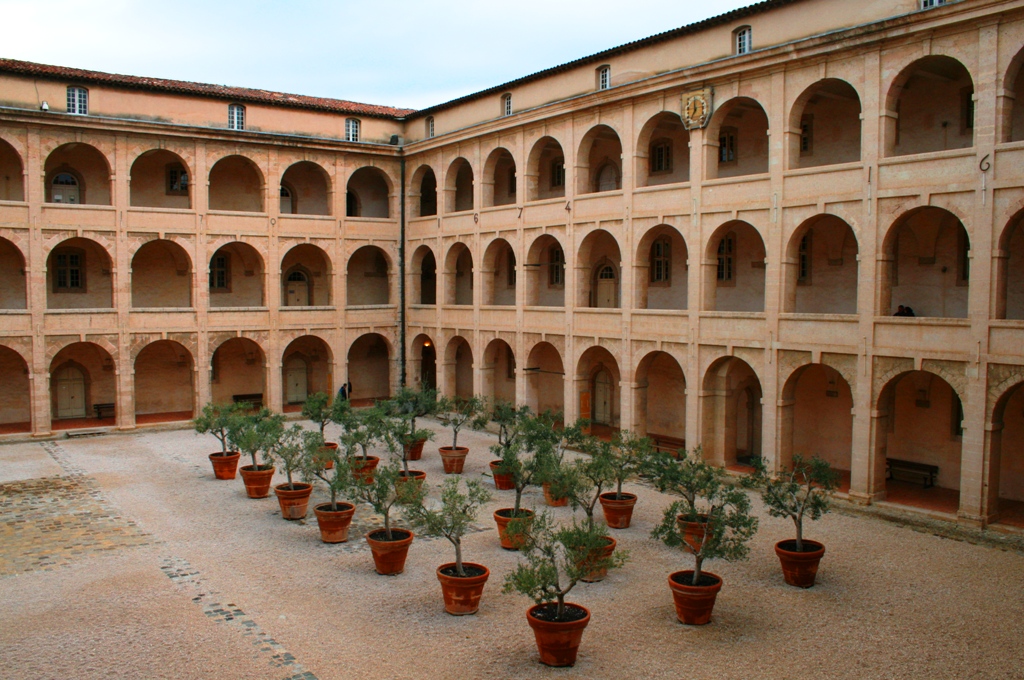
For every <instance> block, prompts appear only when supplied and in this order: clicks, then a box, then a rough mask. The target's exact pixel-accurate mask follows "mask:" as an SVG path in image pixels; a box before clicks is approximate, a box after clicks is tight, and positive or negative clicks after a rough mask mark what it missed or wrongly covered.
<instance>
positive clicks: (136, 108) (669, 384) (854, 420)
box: [0, 0, 1024, 524]
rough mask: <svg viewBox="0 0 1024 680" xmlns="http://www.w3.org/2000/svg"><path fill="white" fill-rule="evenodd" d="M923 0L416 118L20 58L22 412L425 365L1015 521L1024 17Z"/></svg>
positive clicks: (549, 80) (482, 387)
mask: <svg viewBox="0 0 1024 680" xmlns="http://www.w3.org/2000/svg"><path fill="white" fill-rule="evenodd" d="M927 4H928V5H932V4H935V6H934V7H932V6H929V7H927V8H923V9H922V7H921V6H920V5H919V4H918V3H917V2H913V1H908V0H901V2H896V3H852V4H851V3H839V2H837V1H836V0H779V1H777V2H769V3H762V4H761V5H759V6H757V7H754V8H750V9H748V10H740V11H737V12H733V13H731V14H729V15H724V16H723V17H719V18H716V19H713V20H709V21H708V22H705V23H704V24H701V25H696V26H693V27H687V28H685V29H680V30H678V31H675V32H671V33H669V34H663V35H661V36H656V37H654V38H651V39H648V40H646V41H640V42H639V43H633V44H631V45H627V46H624V47H621V48H616V49H613V50H609V51H608V52H606V53H602V54H599V55H595V56H593V57H588V58H586V59H582V60H579V61H577V62H573V63H572V64H568V65H565V66H562V67H557V68H554V69H551V70H550V71H548V72H544V73H541V74H537V75H535V76H531V77H528V78H524V79H522V80H521V81H516V82H513V83H511V84H508V85H506V86H503V87H502V88H495V89H493V90H489V91H485V92H481V93H477V94H475V95H471V96H469V97H466V98H463V99H461V100H456V101H454V102H449V103H447V104H443V105H440V106H437V107H433V108H431V109H426V110H423V111H418V112H412V111H400V110H387V109H384V108H383V107H365V108H363V109H360V108H359V106H360V105H348V104H347V103H337V102H335V103H333V104H330V105H324V104H323V103H322V101H321V100H309V101H296V102H290V103H289V102H284V103H283V98H284V97H285V96H283V95H282V96H281V97H280V98H278V99H277V100H269V99H266V98H265V99H260V98H258V97H255V96H250V95H246V94H245V91H227V92H218V93H209V92H195V91H190V90H188V89H187V88H185V87H184V84H178V85H173V84H172V85H169V86H166V87H162V88H160V89H155V88H153V87H148V86H146V85H140V84H137V83H133V82H132V83H129V82H127V81H124V80H122V81H117V80H116V79H115V80H114V81H109V82H108V81H103V80H101V79H98V78H95V77H93V78H91V79H90V76H88V75H83V74H82V73H81V72H74V71H71V70H67V69H65V70H60V69H58V70H56V72H47V73H45V74H39V73H29V71H28V69H27V67H24V66H17V65H15V66H10V65H8V66H6V67H3V66H2V65H0V93H2V94H0V100H3V101H2V103H3V108H0V139H2V142H0V182H2V183H0V192H3V193H2V194H0V199H2V200H0V239H2V240H0V306H2V307H3V308H4V309H3V310H2V311H0V320H2V325H0V345H3V346H4V347H5V348H6V349H2V350H0V372H2V373H0V380H2V384H3V385H4V389H3V390H2V394H0V422H2V423H8V424H10V423H23V424H24V425H23V426H22V428H23V429H27V430H30V431H31V432H32V433H33V434H35V435H39V436H42V435H46V434H48V433H50V432H51V431H52V430H53V428H54V427H55V425H59V423H60V422H62V421H67V420H69V419H72V421H73V419H75V418H80V417H81V416H82V415H83V413H84V415H86V416H89V415H94V414H93V413H91V412H89V409H92V408H93V407H94V406H95V405H96V404H101V403H113V404H115V408H114V412H115V414H116V415H115V418H116V424H117V425H118V426H119V427H121V428H131V427H134V426H136V424H137V423H141V422H145V421H146V418H145V417H144V416H147V415H149V414H189V413H191V412H192V411H193V410H194V409H195V408H196V405H198V404H202V403H204V402H206V401H209V400H210V399H215V400H230V399H231V398H232V397H236V396H243V395H259V396H260V398H261V399H262V400H263V401H264V402H265V403H266V404H267V405H269V406H271V407H273V408H275V409H283V408H286V407H287V406H288V405H289V404H292V403H295V402H297V401H301V397H302V396H304V395H305V394H306V393H307V392H310V391H313V390H320V389H325V390H330V391H334V390H336V389H337V387H338V386H339V385H340V384H341V381H342V380H343V379H344V378H345V377H348V378H349V379H350V380H351V381H352V382H353V385H354V393H353V396H355V397H356V398H364V397H365V398H370V397H378V396H385V395H386V394H388V393H389V391H390V390H392V389H394V388H395V387H396V386H397V385H398V384H399V383H400V382H401V379H402V378H401V375H402V373H401V371H402V368H403V366H404V369H405V374H404V376H405V378H406V379H407V381H408V382H410V383H419V382H427V383H431V384H435V385H437V386H438V387H439V388H440V389H441V390H442V391H443V392H445V393H448V394H459V395H469V394H473V393H477V394H484V395H486V396H488V397H492V398H498V399H509V400H515V401H517V402H519V403H526V404H529V405H530V406H532V407H534V408H537V409H544V408H554V409H560V410H563V411H564V412H565V417H566V418H575V417H576V416H580V415H582V416H587V417H590V418H592V419H593V420H594V421H595V422H597V423H599V424H603V425H605V426H607V427H610V428H630V429H634V430H639V431H641V432H646V433H648V434H652V435H657V436H659V437H660V438H662V439H664V440H666V441H670V442H672V441H685V443H686V445H687V446H695V445H698V444H699V445H701V446H702V448H703V451H704V454H705V455H706V456H708V457H709V458H710V459H711V460H713V461H715V462H717V463H719V464H721V465H727V466H728V465H735V464H737V463H742V462H743V461H744V460H746V458H747V457H749V456H754V455H762V456H765V457H766V458H767V459H768V460H769V461H771V462H772V463H773V464H784V463H786V462H787V461H788V460H789V459H790V457H791V456H792V455H793V454H795V453H800V454H819V455H822V456H823V457H825V458H827V459H828V460H829V461H830V462H831V463H832V465H833V466H834V467H835V468H837V469H840V470H842V471H844V472H846V473H847V475H848V493H849V496H850V497H851V498H853V499H858V500H860V501H862V502H879V501H882V500H884V499H885V498H886V496H887V493H888V489H887V487H888V486H889V483H888V482H887V480H886V459H887V458H889V459H898V460H905V461H911V462H917V463H925V464H928V465H934V466H937V468H938V471H937V478H936V486H938V487H940V489H944V490H946V491H947V496H948V495H949V494H952V495H953V497H954V499H955V500H954V506H953V507H954V510H956V511H957V516H958V517H959V518H960V519H961V520H963V521H967V522H974V523H981V524H988V523H991V522H996V521H998V520H999V517H1000V503H1002V504H1003V505H1004V506H1006V505H1007V504H1014V503H1020V502H1022V501H1024V444H1022V442H1024V389H1022V388H1021V385H1024V226H1022V224H1024V104H1022V102H1024V76H1022V75H1021V71H1022V69H1021V65H1022V63H1024V2H1021V1H1019V0H1017V1H1013V0H1001V1H987V0H962V1H961V2H952V3H927ZM743 48H748V49H743ZM737 52H740V53H737ZM94 75H95V74H94ZM179 86H180V87H179ZM68 87H82V88H83V89H87V90H88V97H89V105H90V109H89V111H88V113H89V115H86V116H78V115H73V114H70V113H64V111H65V108H64V100H65V96H66V94H67V93H68V92H67V88H68ZM175 88H177V89H175ZM43 100H46V101H48V103H49V105H50V106H49V111H46V112H44V111H40V106H41V102H42V101H43ZM317 102H320V103H317ZM229 105H236V106H237V105H244V106H245V109H244V115H245V126H244V127H245V129H244V130H232V129H228V120H229V118H228V115H229V112H228V108H229ZM346 106H347V107H348V108H346ZM232 115H233V114H232ZM353 120H356V121H358V123H359V128H358V137H357V138H356V139H352V135H351V134H350V133H351V131H352V128H351V124H352V123H351V121H353ZM346 137H348V138H349V139H346ZM175 172H178V173H185V174H186V175H187V177H188V182H187V185H186V186H185V187H184V188H183V187H182V186H181V183H180V174H178V175H176V174H174V173H175ZM176 177H178V178H179V181H178V183H177V184H175V178H176ZM403 178H404V180H405V183H404V186H403ZM69 196H73V197H74V204H69V202H68V197H69ZM403 234H404V240H403ZM403 257H404V263H403V262H402V258H403ZM403 265H404V266H403ZM403 270H404V272H405V275H404V281H402V280H401V279H402V278H403V277H402V276H401V275H400V273H399V272H400V271H403ZM403 299H404V300H405V303H406V304H405V307H404V309H403V308H402V300H403ZM900 307H910V308H912V309H913V311H914V317H913V318H909V317H905V316H902V315H901V316H895V317H894V316H893V315H894V313H895V312H896V311H897V310H898V309H899V308H900ZM76 400H78V401H76ZM83 407H84V408H83ZM76 409H77V410H76ZM101 415H102V414H101ZM7 427H8V428H9V429H17V428H16V427H15V426H11V425H8V426H7ZM844 488H845V487H844Z"/></svg>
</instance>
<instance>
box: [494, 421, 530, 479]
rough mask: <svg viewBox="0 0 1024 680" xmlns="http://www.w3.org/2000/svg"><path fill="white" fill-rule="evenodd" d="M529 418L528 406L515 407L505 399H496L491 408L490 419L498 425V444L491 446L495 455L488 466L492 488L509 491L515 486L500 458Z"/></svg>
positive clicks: (514, 441)
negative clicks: (492, 482) (492, 481)
mask: <svg viewBox="0 0 1024 680" xmlns="http://www.w3.org/2000/svg"><path fill="white" fill-rule="evenodd" d="M529 418H530V407H529V406H520V407H519V408H516V407H515V406H514V405H513V404H511V403H509V402H507V401H498V402H496V403H495V404H494V408H493V409H491V413H490V419H491V420H492V421H494V422H495V423H496V424H497V425H498V444H497V446H492V447H491V452H492V453H495V454H496V456H497V457H496V459H495V460H492V461H491V462H490V468H491V476H492V477H493V478H494V488H495V489H497V490H499V491H511V490H512V489H514V488H515V486H514V485H513V483H512V475H511V474H510V473H509V472H507V471H506V470H505V469H504V467H502V460H503V458H504V451H505V450H506V449H509V448H511V447H513V446H515V443H516V441H517V440H518V439H519V437H520V436H521V434H522V426H523V424H524V423H525V422H526V421H527V420H528V419H529Z"/></svg>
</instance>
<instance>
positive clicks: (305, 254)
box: [281, 243, 332, 307]
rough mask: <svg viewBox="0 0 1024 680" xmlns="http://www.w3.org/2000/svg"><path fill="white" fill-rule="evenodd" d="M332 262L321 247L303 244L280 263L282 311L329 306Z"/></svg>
mask: <svg viewBox="0 0 1024 680" xmlns="http://www.w3.org/2000/svg"><path fill="white" fill-rule="evenodd" d="M331 288H332V276H331V258H330V257H329V256H328V255H327V253H326V252H325V251H324V250H323V249H322V248H320V247H318V246H315V245H313V244H311V243H303V244H300V245H297V246H295V247H294V248H292V249H291V250H289V251H288V252H287V253H286V254H285V256H284V257H283V258H282V259H281V303H282V305H284V306H285V307H309V306H320V307H323V306H327V305H330V304H331V293H332V291H331Z"/></svg>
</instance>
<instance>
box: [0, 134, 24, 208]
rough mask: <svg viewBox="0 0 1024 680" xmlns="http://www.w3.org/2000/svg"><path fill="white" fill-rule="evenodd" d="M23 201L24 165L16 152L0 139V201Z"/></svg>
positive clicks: (4, 140) (10, 145) (5, 141)
mask: <svg viewBox="0 0 1024 680" xmlns="http://www.w3.org/2000/svg"><path fill="white" fill-rule="evenodd" d="M24 200H25V163H24V161H23V160H22V157H21V154H20V153H18V150H17V149H15V148H14V146H13V145H12V144H11V143H10V142H8V141H7V140H6V139H3V138H2V137H0V201H24Z"/></svg>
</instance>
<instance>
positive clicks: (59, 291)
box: [50, 246, 89, 295]
mask: <svg viewBox="0 0 1024 680" xmlns="http://www.w3.org/2000/svg"><path fill="white" fill-rule="evenodd" d="M62 256H63V257H70V256H76V257H78V258H79V263H78V265H72V264H71V263H70V262H68V263H67V264H65V265H63V266H62V265H60V264H59V262H58V260H59V258H60V257H62ZM50 257H51V258H52V259H51V262H52V263H53V279H52V290H53V294H54V295H65V294H69V295H79V294H84V293H88V292H89V289H88V277H87V271H88V270H87V268H86V254H85V249H84V248H76V247H74V246H64V247H60V248H54V249H53V252H52V253H51V254H50ZM75 269H77V270H78V285H77V286H72V285H71V272H72V270H75ZM62 270H64V271H66V279H67V282H66V284H65V285H63V286H62V285H60V275H61V272H62Z"/></svg>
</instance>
